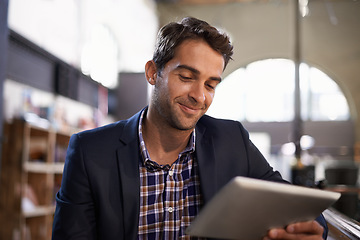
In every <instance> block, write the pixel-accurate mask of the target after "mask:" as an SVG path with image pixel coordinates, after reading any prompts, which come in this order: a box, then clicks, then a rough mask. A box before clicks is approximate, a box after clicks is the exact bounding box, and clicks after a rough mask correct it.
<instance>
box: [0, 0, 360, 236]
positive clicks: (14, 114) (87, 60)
mask: <svg viewBox="0 0 360 240" xmlns="http://www.w3.org/2000/svg"><path fill="white" fill-rule="evenodd" d="M186 16H193V17H197V18H200V19H203V20H205V21H207V22H209V23H210V24H212V25H214V26H215V27H217V28H218V29H219V30H221V31H225V32H227V33H228V34H229V36H230V38H231V41H232V43H233V45H234V56H233V61H231V62H230V63H229V65H228V67H227V69H226V70H225V72H224V74H223V78H224V80H223V81H222V83H221V84H220V85H219V86H218V88H217V90H216V95H215V99H214V102H213V104H212V106H211V108H210V109H209V111H208V113H207V114H208V115H210V116H214V117H218V118H226V119H233V120H236V121H241V122H242V123H243V124H244V125H245V127H246V128H247V130H248V131H249V132H250V136H251V139H252V141H254V142H255V144H256V145H257V146H258V148H259V149H260V151H261V152H262V153H263V154H264V156H265V157H266V158H267V159H268V160H269V162H270V163H271V164H272V165H273V166H274V168H275V169H276V170H279V171H280V172H281V173H282V175H283V176H284V178H285V179H287V180H289V181H291V182H293V183H296V184H300V185H306V186H310V187H314V186H315V187H322V188H327V189H330V190H334V191H340V192H342V193H343V196H342V198H343V199H344V200H342V201H343V202H344V203H342V204H341V205H339V206H338V209H340V210H341V211H342V212H344V213H345V214H347V215H348V216H350V217H351V218H353V219H359V208H358V202H359V201H358V199H359V198H358V181H359V178H358V175H359V171H358V164H359V162H360V119H359V117H358V115H359V113H360V94H359V92H360V79H359V76H360V27H359V26H360V1H358V0H131V1H126V0H102V1H99V0H86V1H85V0H0V21H1V22H0V101H1V104H0V110H1V111H0V124H1V126H4V127H3V128H0V133H1V140H2V155H1V156H2V157H1V173H0V178H1V188H0V191H2V192H0V198H1V201H0V203H1V205H0V206H2V208H3V209H5V208H7V209H10V210H9V212H8V213H7V214H8V215H6V214H3V215H4V216H9V215H11V216H14V215H16V216H17V217H16V218H15V219H14V220H13V222H15V223H11V224H12V225H11V226H10V227H9V229H11V234H10V233H6V234H8V235H6V236H8V237H10V235H11V238H2V239H30V238H32V239H46V236H48V235H49V231H51V230H49V228H50V227H49V226H50V225H51V224H50V223H49V222H51V214H52V211H53V193H54V192H56V190H57V189H58V188H59V187H60V183H61V174H62V167H63V162H64V155H65V151H66V147H67V142H68V139H69V136H70V135H71V134H72V133H74V132H78V131H81V130H85V129H89V128H94V127H97V126H102V125H104V124H107V123H110V122H113V121H117V120H120V119H126V118H128V117H130V116H131V115H133V114H134V113H136V112H138V111H139V110H141V109H142V108H143V107H144V106H146V105H147V103H148V99H149V94H150V92H151V89H150V88H149V86H148V85H147V83H146V80H145V78H144V65H145V63H146V61H148V60H150V59H151V58H152V53H153V50H154V44H155V39H156V34H157V31H158V29H159V28H160V27H161V26H163V25H164V24H166V23H168V22H170V21H178V20H181V19H182V18H183V17H186ZM40 183H44V184H40ZM34 186H37V187H34ZM43 195H46V196H47V195H49V196H48V197H46V199H45V200H44V199H43V197H41V196H43ZM9 205H11V206H12V207H10V208H9V207H8V206H9ZM39 209H40V210H41V211H43V212H41V211H40V210H39ZM24 212H25V213H24ZM5 218H6V217H5ZM39 223H40V225H41V226H47V227H45V228H40V229H39V227H38V225H39ZM4 224H5V223H4ZM13 226H17V227H13ZM34 229H35V230H34ZM44 229H45V230H44ZM44 236H45V237H44Z"/></svg>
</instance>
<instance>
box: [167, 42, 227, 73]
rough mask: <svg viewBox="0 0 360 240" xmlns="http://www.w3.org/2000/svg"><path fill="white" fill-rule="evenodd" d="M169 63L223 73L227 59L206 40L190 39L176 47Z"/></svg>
mask: <svg viewBox="0 0 360 240" xmlns="http://www.w3.org/2000/svg"><path fill="white" fill-rule="evenodd" d="M169 64H178V65H187V66H190V67H193V68H195V69H197V70H199V71H206V72H210V73H214V74H216V75H221V74H222V72H223V70H224V64H225V61H224V58H223V56H222V55H221V54H220V53H219V52H217V51H215V50H214V49H212V48H211V47H210V45H209V44H208V43H207V42H205V41H204V40H198V39H196V40H194V39H188V40H185V41H183V42H182V43H181V44H180V45H179V46H178V47H177V48H176V50H175V54H174V57H173V59H172V60H170V61H169Z"/></svg>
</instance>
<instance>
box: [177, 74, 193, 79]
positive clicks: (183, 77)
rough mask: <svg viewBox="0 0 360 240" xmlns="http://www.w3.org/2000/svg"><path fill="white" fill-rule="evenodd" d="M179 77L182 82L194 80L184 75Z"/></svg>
mask: <svg viewBox="0 0 360 240" xmlns="http://www.w3.org/2000/svg"><path fill="white" fill-rule="evenodd" d="M179 77H180V78H181V79H182V80H191V79H192V78H191V77H187V76H184V75H181V74H179Z"/></svg>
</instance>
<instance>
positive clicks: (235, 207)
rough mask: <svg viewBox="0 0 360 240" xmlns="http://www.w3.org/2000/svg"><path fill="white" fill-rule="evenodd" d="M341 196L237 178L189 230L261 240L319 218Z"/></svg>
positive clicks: (239, 238) (209, 234)
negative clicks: (269, 233)
mask: <svg viewBox="0 0 360 240" xmlns="http://www.w3.org/2000/svg"><path fill="white" fill-rule="evenodd" d="M340 195H341V194H340V193H337V192H330V191H324V190H319V189H312V188H307V187H301V186H295V185H291V184H284V183H276V182H269V181H264V180H258V179H251V178H246V177H235V178H234V179H232V180H231V181H230V182H229V183H228V184H227V185H225V186H224V187H223V188H222V189H221V190H220V191H219V192H218V193H217V194H216V195H215V196H214V197H213V199H211V200H210V201H209V202H208V203H207V204H206V205H205V206H204V208H203V209H202V210H201V211H200V213H199V215H198V216H197V217H196V218H195V219H194V221H193V222H192V223H191V224H190V226H189V227H188V228H187V230H186V233H187V234H189V235H192V236H198V237H210V238H221V239H238V240H259V239H262V237H264V236H265V235H266V234H267V231H268V230H269V229H271V228H282V227H285V226H286V225H288V224H290V223H294V222H298V221H308V220H314V219H315V218H317V217H318V216H319V215H320V214H321V213H322V212H323V211H324V210H325V209H327V208H328V207H330V206H331V205H332V204H333V203H334V202H335V201H336V200H337V199H339V197H340Z"/></svg>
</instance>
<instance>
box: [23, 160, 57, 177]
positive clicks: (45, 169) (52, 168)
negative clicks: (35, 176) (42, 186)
mask: <svg viewBox="0 0 360 240" xmlns="http://www.w3.org/2000/svg"><path fill="white" fill-rule="evenodd" d="M63 169H64V163H42V162H26V163H24V170H25V171H28V172H33V173H49V174H55V173H57V174H62V172H63Z"/></svg>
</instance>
